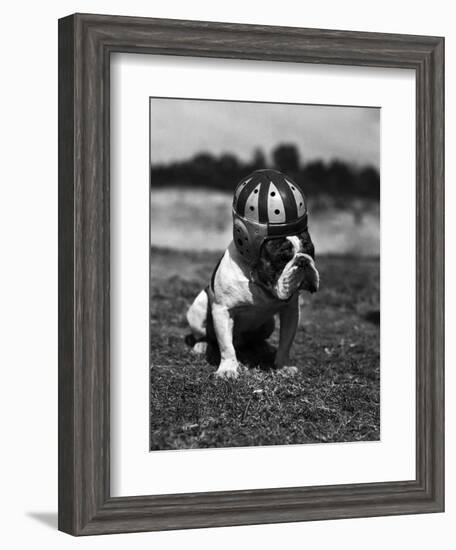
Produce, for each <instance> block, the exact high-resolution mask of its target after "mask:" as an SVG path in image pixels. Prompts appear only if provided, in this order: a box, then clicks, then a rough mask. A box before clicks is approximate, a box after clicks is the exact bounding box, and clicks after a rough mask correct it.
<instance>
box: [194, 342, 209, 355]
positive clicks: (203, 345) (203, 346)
mask: <svg viewBox="0 0 456 550" xmlns="http://www.w3.org/2000/svg"><path fill="white" fill-rule="evenodd" d="M206 351H207V342H196V344H195V345H194V346H193V347H192V353H193V354H194V355H204V354H205V353H206Z"/></svg>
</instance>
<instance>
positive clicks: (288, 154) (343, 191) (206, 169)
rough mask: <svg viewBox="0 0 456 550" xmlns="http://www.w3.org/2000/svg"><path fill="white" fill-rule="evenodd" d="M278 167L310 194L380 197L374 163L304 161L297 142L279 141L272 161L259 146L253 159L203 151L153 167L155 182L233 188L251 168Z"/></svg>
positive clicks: (375, 198) (220, 188) (227, 190)
mask: <svg viewBox="0 0 456 550" xmlns="http://www.w3.org/2000/svg"><path fill="white" fill-rule="evenodd" d="M261 168H275V169H277V170H280V171H281V172H284V173H285V174H287V175H289V176H290V177H291V178H292V179H294V180H295V181H296V183H298V184H299V185H301V187H302V189H303V190H304V192H305V193H306V195H308V196H311V197H318V196H320V195H327V196H328V195H329V196H331V197H333V198H335V199H338V200H341V201H345V200H349V199H353V198H360V199H370V200H376V201H378V200H379V199H380V175H379V173H378V170H377V169H376V168H374V167H372V166H363V167H357V166H353V165H351V164H347V163H346V162H343V161H340V160H333V161H331V162H329V163H324V162H322V161H320V160H317V161H312V162H308V163H304V162H303V161H302V159H301V158H300V155H299V151H298V148H297V147H296V146H295V145H294V144H289V143H283V144H280V145H278V146H277V147H276V148H275V149H274V150H273V151H272V155H271V161H268V160H267V159H266V157H265V155H264V153H263V151H262V150H261V149H257V150H256V151H255V152H254V154H253V157H252V159H251V160H250V161H247V162H244V161H242V160H240V159H239V158H238V157H237V156H235V155H233V154H230V153H225V154H222V155H220V156H218V157H217V156H214V155H212V154H210V153H206V152H202V153H198V154H197V155H195V156H194V157H193V158H191V159H189V160H184V161H179V162H171V163H168V164H156V165H153V166H152V167H151V184H152V185H153V186H168V185H178V186H180V187H210V188H211V189H217V190H219V191H226V192H229V193H232V192H233V189H234V187H235V186H236V184H237V183H238V182H239V181H240V180H241V179H242V178H244V177H245V176H247V175H248V174H249V173H250V172H253V171H254V170H258V169H261Z"/></svg>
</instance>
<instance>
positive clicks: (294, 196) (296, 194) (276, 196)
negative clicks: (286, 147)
mask: <svg viewBox="0 0 456 550" xmlns="http://www.w3.org/2000/svg"><path fill="white" fill-rule="evenodd" d="M306 230H307V205H306V199H305V197H304V193H303V192H302V190H301V188H300V187H299V186H298V185H297V184H296V183H295V182H294V181H293V180H292V179H291V178H289V177H288V176H286V175H285V174H282V173H281V172H278V171H277V170H256V171H255V172H252V173H251V174H250V175H249V176H247V177H246V178H245V179H243V180H241V181H240V182H239V183H238V185H237V186H236V189H235V191H234V199H233V241H234V244H235V246H236V248H237V250H238V251H239V254H240V255H241V256H242V257H243V258H244V260H245V261H246V262H247V263H248V264H253V263H254V262H255V261H256V260H257V259H258V257H259V255H260V250H261V246H262V244H263V242H264V241H265V240H266V239H274V238H279V237H287V236H290V235H297V234H299V233H303V232H304V231H306Z"/></svg>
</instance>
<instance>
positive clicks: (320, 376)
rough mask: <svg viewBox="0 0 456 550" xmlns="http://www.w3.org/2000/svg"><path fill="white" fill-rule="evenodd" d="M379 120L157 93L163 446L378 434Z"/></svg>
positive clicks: (156, 403) (154, 295) (153, 435)
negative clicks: (160, 95)
mask: <svg viewBox="0 0 456 550" xmlns="http://www.w3.org/2000/svg"><path fill="white" fill-rule="evenodd" d="M380 112H381V110H380V109H379V108H375V107H353V106H336V105H334V106H333V105H306V104H305V105H304V104H286V103H261V102H241V101H220V100H200V99H180V98H158V97H157V98H154V97H153V98H151V99H150V304H151V308H150V449H151V451H155V450H169V449H174V450H176V449H195V448H213V447H247V446H254V445H255V446H259V445H288V444H303V443H314V444H316V443H319V444H323V443H336V442H363V441H376V440H379V439H380V338H379V337H380V334H379V333H380V202H379V201H380V173H379V167H380Z"/></svg>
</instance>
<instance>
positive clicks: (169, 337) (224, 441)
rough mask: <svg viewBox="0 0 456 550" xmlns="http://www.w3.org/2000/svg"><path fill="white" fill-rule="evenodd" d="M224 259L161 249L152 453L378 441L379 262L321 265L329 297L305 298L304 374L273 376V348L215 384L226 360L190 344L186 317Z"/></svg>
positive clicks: (156, 256)
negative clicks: (233, 376)
mask: <svg viewBox="0 0 456 550" xmlns="http://www.w3.org/2000/svg"><path fill="white" fill-rule="evenodd" d="M218 258H219V254H218V253H213V252H190V251H188V252H178V253H176V252H173V251H170V250H166V249H159V248H153V249H152V256H151V266H152V268H151V278H152V283H151V350H150V353H151V376H150V448H151V450H156V449H185V448H205V447H237V446H250V445H279V444H281V445H283V444H298V443H328V442H341V441H372V440H378V439H379V437H380V370H379V366H380V365H379V363H380V361H379V359H380V356H379V261H378V259H377V258H357V257H349V256H339V257H338V256H322V257H319V258H317V267H318V269H319V271H320V277H321V287H320V291H319V292H317V293H316V294H314V295H309V294H307V293H306V294H303V295H302V304H301V323H300V326H299V329H298V333H297V335H296V340H295V343H294V346H293V352H292V357H294V362H293V363H294V365H296V366H297V367H298V374H296V375H295V376H289V375H284V374H282V373H280V372H275V371H273V370H271V369H270V365H271V362H272V360H273V356H272V355H271V353H270V352H268V351H267V350H266V349H264V350H256V351H255V352H251V353H246V354H244V355H242V356H241V357H240V360H241V362H242V364H244V365H246V368H245V369H243V372H242V374H241V376H240V377H239V378H238V379H237V380H230V381H226V380H220V379H216V378H215V377H214V372H215V370H216V368H217V357H211V356H210V355H209V357H207V358H201V357H195V356H194V355H192V354H191V353H190V350H189V348H188V347H187V345H186V344H185V342H184V337H185V335H186V334H187V333H188V329H187V326H186V321H185V312H186V310H187V308H188V306H189V305H190V303H191V301H192V300H193V298H194V297H195V296H196V294H197V293H198V292H199V291H200V290H201V288H203V287H204V286H205V285H206V284H207V281H208V279H209V277H210V275H211V273H212V269H213V267H214V265H215V263H216V261H217V260H218ZM276 332H277V331H276ZM270 341H271V343H272V344H273V345H276V344H277V334H276V333H274V335H273V336H272V338H271V340H270Z"/></svg>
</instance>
